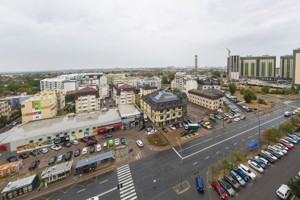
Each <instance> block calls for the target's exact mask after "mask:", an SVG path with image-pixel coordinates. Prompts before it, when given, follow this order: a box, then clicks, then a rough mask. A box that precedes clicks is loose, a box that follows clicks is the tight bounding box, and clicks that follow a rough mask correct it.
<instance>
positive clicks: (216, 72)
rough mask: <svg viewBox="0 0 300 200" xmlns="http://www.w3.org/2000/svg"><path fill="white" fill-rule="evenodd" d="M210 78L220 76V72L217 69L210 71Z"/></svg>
mask: <svg viewBox="0 0 300 200" xmlns="http://www.w3.org/2000/svg"><path fill="white" fill-rule="evenodd" d="M211 75H212V78H220V77H221V72H220V71H218V70H214V71H212V72H211Z"/></svg>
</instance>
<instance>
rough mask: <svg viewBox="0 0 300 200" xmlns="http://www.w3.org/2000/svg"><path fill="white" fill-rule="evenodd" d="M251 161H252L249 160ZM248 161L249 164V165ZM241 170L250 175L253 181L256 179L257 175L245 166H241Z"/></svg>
mask: <svg viewBox="0 0 300 200" xmlns="http://www.w3.org/2000/svg"><path fill="white" fill-rule="evenodd" d="M249 161H250V160H249ZM249 161H248V163H249ZM239 168H240V169H241V170H242V171H243V172H244V173H245V174H246V175H248V176H249V177H250V178H251V179H252V180H254V179H255V178H256V175H255V174H254V173H253V172H252V171H251V170H250V169H249V168H248V167H246V166H245V165H243V164H239Z"/></svg>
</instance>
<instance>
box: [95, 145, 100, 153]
mask: <svg viewBox="0 0 300 200" xmlns="http://www.w3.org/2000/svg"><path fill="white" fill-rule="evenodd" d="M99 151H101V144H97V146H96V152H99Z"/></svg>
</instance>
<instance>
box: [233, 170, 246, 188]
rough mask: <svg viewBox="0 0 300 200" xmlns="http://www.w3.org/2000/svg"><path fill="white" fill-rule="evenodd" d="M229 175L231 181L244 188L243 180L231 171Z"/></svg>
mask: <svg viewBox="0 0 300 200" xmlns="http://www.w3.org/2000/svg"><path fill="white" fill-rule="evenodd" d="M230 175H231V176H232V178H233V179H235V180H236V181H237V182H238V183H239V184H240V185H241V186H245V185H246V182H245V181H244V179H242V178H241V177H240V176H239V175H238V174H237V173H235V171H231V172H230Z"/></svg>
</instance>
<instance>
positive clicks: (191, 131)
mask: <svg viewBox="0 0 300 200" xmlns="http://www.w3.org/2000/svg"><path fill="white" fill-rule="evenodd" d="M188 131H189V133H195V132H197V130H196V129H191V130H188Z"/></svg>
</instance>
